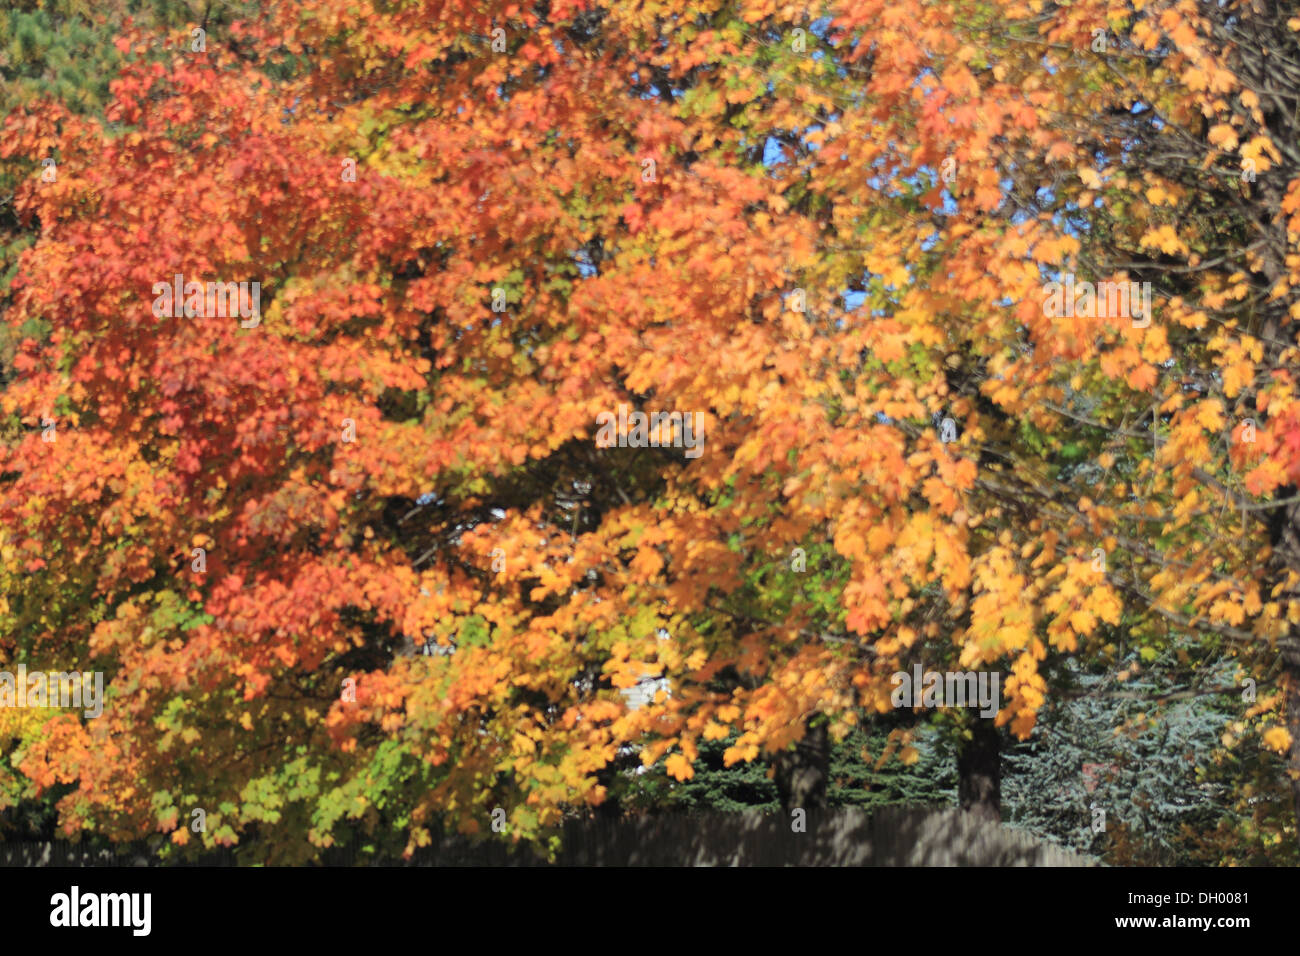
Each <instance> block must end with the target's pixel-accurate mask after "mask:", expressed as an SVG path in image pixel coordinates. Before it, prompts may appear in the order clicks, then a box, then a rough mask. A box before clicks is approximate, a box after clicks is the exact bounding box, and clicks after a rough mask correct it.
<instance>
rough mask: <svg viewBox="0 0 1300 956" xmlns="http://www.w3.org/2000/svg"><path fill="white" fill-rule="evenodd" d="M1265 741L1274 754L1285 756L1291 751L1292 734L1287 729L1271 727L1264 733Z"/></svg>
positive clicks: (1265, 744)
mask: <svg viewBox="0 0 1300 956" xmlns="http://www.w3.org/2000/svg"><path fill="white" fill-rule="evenodd" d="M1263 741H1264V746H1265V747H1267V748H1268V749H1269V750H1271V751H1273V752H1274V753H1279V754H1284V753H1286V752H1287V751H1289V750H1290V749H1291V734H1290V733H1289V732H1288V731H1287V729H1286V728H1285V727H1270V728H1269V729H1268V730H1266V731H1264V736H1263Z"/></svg>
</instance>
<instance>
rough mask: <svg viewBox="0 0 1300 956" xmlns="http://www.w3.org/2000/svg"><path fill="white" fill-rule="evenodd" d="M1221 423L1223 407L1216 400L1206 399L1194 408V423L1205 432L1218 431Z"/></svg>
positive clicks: (1221, 425) (1222, 420) (1221, 426)
mask: <svg viewBox="0 0 1300 956" xmlns="http://www.w3.org/2000/svg"><path fill="white" fill-rule="evenodd" d="M1223 422H1224V418H1223V405H1222V404H1221V403H1220V402H1219V400H1218V399H1217V398H1212V399H1207V400H1205V401H1203V402H1201V403H1199V404H1198V405H1197V406H1196V423H1197V424H1198V425H1200V426H1201V427H1202V428H1204V429H1206V430H1207V431H1211V432H1217V431H1220V430H1221V429H1222V428H1223Z"/></svg>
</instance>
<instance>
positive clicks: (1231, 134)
mask: <svg viewBox="0 0 1300 956" xmlns="http://www.w3.org/2000/svg"><path fill="white" fill-rule="evenodd" d="M1209 139H1210V144H1211V145H1212V146H1217V147H1219V148H1220V149H1225V150H1227V149H1236V148H1237V131H1236V130H1234V129H1233V128H1232V127H1231V126H1230V125H1229V124H1227V123H1219V124H1217V125H1215V126H1212V127H1210V134H1209Z"/></svg>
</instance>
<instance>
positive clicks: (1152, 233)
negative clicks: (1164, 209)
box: [1139, 225, 1189, 256]
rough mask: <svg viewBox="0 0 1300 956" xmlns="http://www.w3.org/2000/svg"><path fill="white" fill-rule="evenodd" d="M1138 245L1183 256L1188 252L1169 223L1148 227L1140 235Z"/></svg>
mask: <svg viewBox="0 0 1300 956" xmlns="http://www.w3.org/2000/svg"><path fill="white" fill-rule="evenodd" d="M1139 245H1140V246H1141V247H1142V248H1143V249H1147V248H1156V249H1159V250H1160V251H1161V252H1163V253H1166V254H1167V255H1171V256H1173V255H1177V256H1185V255H1187V253H1188V252H1189V250H1188V248H1187V245H1186V244H1185V243H1184V242H1183V241H1182V240H1181V239H1179V238H1178V233H1176V232H1175V231H1174V227H1173V226H1170V225H1163V226H1158V227H1156V228H1155V229H1150V230H1148V231H1147V233H1146V234H1145V235H1144V236H1143V237H1142V241H1141V242H1140V243H1139Z"/></svg>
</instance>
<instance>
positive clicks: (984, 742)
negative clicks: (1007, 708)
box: [957, 718, 1002, 823]
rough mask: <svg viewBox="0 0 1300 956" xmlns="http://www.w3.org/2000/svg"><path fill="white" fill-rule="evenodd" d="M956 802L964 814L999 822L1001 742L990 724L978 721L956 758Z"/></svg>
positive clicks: (1000, 811) (989, 721)
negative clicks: (968, 813) (965, 812)
mask: <svg viewBox="0 0 1300 956" xmlns="http://www.w3.org/2000/svg"><path fill="white" fill-rule="evenodd" d="M957 799H958V802H959V804H960V806H961V808H962V809H963V810H967V811H970V812H971V813H973V814H975V815H976V816H978V817H980V818H982V819H986V820H990V821H992V822H994V823H1001V822H1002V738H1001V735H1000V734H999V733H998V729H997V728H996V727H995V726H993V722H992V721H991V720H981V719H978V718H977V719H976V720H975V722H974V725H973V726H972V727H971V739H970V740H967V741H964V742H963V745H962V748H961V751H960V752H959V753H958V754H957Z"/></svg>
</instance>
